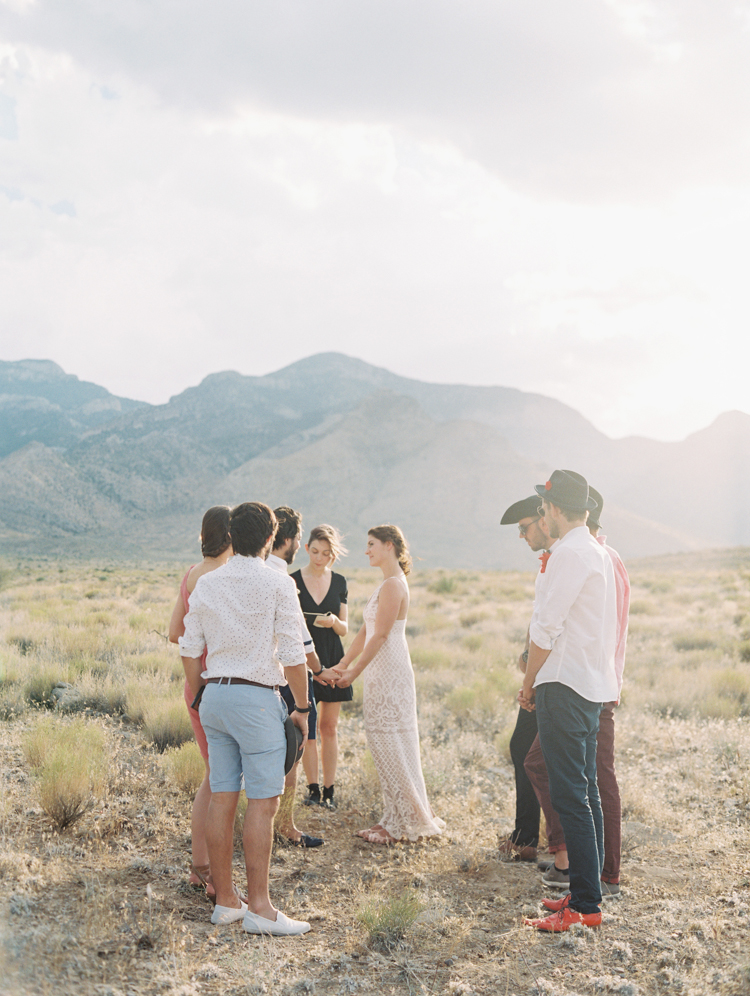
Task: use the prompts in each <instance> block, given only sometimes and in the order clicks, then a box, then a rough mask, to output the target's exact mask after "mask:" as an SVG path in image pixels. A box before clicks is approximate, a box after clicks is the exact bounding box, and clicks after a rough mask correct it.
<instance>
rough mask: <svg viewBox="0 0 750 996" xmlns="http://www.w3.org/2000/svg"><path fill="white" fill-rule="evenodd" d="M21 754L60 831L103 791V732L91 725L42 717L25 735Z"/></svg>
mask: <svg viewBox="0 0 750 996" xmlns="http://www.w3.org/2000/svg"><path fill="white" fill-rule="evenodd" d="M23 752H24V756H25V758H26V760H27V762H28V764H29V766H30V767H31V769H32V770H33V771H34V774H35V775H36V778H37V782H38V786H39V798H40V802H41V806H42V809H43V810H44V812H45V813H46V814H47V816H49V817H50V819H51V820H53V822H54V823H55V824H56V825H57V827H58V829H60V830H64V829H65V828H66V827H68V826H70V825H71V824H72V823H75V822H76V820H78V819H80V818H81V816H83V814H84V813H85V812H86V811H87V810H88V809H89V808H90V807H91V806H92V805H93V804H94V802H95V801H96V799H97V797H98V796H99V795H101V793H102V792H103V790H104V786H105V783H106V771H107V757H106V744H105V737H104V731H103V730H102V729H101V728H100V727H98V726H95V725H93V724H92V723H87V722H85V721H84V720H80V719H79V720H75V721H74V722H72V723H64V722H61V721H60V720H57V719H54V718H53V717H51V716H45V717H42V718H41V719H39V720H38V721H37V723H36V724H35V725H34V726H33V727H32V729H31V730H29V731H28V732H27V733H26V735H25V736H24V738H23Z"/></svg>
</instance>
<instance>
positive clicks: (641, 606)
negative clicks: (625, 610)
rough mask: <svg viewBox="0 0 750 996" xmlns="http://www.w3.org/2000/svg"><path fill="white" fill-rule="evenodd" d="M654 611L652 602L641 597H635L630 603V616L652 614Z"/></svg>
mask: <svg viewBox="0 0 750 996" xmlns="http://www.w3.org/2000/svg"><path fill="white" fill-rule="evenodd" d="M655 612H656V607H655V606H654V604H653V602H647V601H646V600H645V599H643V598H636V599H634V600H633V601H632V602H631V603H630V615H631V616H652V615H653V614H654V613H655Z"/></svg>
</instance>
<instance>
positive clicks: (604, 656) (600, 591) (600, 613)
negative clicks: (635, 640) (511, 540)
mask: <svg viewBox="0 0 750 996" xmlns="http://www.w3.org/2000/svg"><path fill="white" fill-rule="evenodd" d="M616 632H617V603H616V595H615V574H614V569H613V567H612V561H611V559H610V557H609V555H608V554H607V552H606V550H604V548H603V547H601V546H600V545H599V543H597V542H596V540H595V539H594V537H593V536H592V535H591V533H590V532H589V530H588V527H587V526H576V527H574V528H573V529H571V530H570V531H569V532H567V533H566V534H565V536H563V537H562V539H560V540H558V542H557V543H555V544H554V546H553V547H552V553H551V556H550V558H549V560H548V561H547V567H546V569H545V572H544V574H542V573H541V572H540V573H539V574H538V575H537V578H536V598H535V601H534V612H533V615H532V617H531V625H530V627H529V635H530V638H531V639H532V640H533V641H534V643H535V644H536V645H537V647H540V648H541V649H542V650H550V651H551V652H550V655H549V657H548V658H547V660H546V661H545V662H544V664H543V665H542V667H541V668H540V669H539V673H538V674H537V676H536V681H535V682H534V687H536V686H537V685H543V684H545V683H547V682H550V681H559V682H560V683H561V684H563V685H568V687H569V688H572V689H573V691H574V692H577V693H578V694H579V695H580V696H581V697H582V698H584V699H587V700H588V701H589V702H611V701H614V700H615V699H617V695H618V682H617V675H616V672H615V644H616Z"/></svg>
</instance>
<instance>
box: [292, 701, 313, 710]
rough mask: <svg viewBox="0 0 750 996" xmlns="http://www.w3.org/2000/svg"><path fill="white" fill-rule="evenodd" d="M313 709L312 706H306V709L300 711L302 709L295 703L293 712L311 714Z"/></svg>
mask: <svg viewBox="0 0 750 996" xmlns="http://www.w3.org/2000/svg"><path fill="white" fill-rule="evenodd" d="M311 709H312V706H311V705H307V706H305V708H304V709H300V707H299V706H298V705H297V703H296V702H295V704H294V710H293V711H294V712H310V710H311Z"/></svg>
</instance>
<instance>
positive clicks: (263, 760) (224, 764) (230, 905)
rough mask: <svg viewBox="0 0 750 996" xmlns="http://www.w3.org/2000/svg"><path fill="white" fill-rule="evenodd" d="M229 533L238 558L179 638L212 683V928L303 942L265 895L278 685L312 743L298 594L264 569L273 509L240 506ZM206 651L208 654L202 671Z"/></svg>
mask: <svg viewBox="0 0 750 996" xmlns="http://www.w3.org/2000/svg"><path fill="white" fill-rule="evenodd" d="M229 533H230V535H231V538H232V547H233V549H234V556H233V557H232V558H231V559H230V560H229V561H228V563H226V564H224V566H223V567H219V568H217V569H216V570H215V571H211V572H210V573H209V574H204V575H203V576H202V577H201V578H199V579H198V583H197V584H196V586H195V590H194V591H193V594H192V595H191V596H190V611H189V612H188V614H187V616H186V617H185V633H184V635H183V636H181V637H180V639H179V644H180V650H181V653H182V663H183V666H184V668H185V674H186V676H187V679H188V682H189V684H190V687H191V689H192V691H193V693H194V694H197V693H198V691H199V689H200V687H201V685H202V684H205V691H204V693H203V699H202V701H201V705H200V717H201V723H202V724H203V729H204V730H205V732H206V739H207V740H208V759H209V765H210V769H211V774H210V783H211V803H210V806H209V810H208V821H207V826H206V843H207V845H208V857H209V863H210V866H211V876H212V879H213V883H214V887H215V889H216V907H215V909H214V912H213V914H212V916H211V922H212V923H216V924H224V923H232V922H234V921H236V920H240V919H241V920H242V926H243V929H244V930H246V931H247V932H248V933H250V934H273V935H287V934H303V933H306V932H307V931H308V930H309V929H310V924H309V923H306V922H304V921H301V920H292V919H290V918H289V917H287V916H285V915H284V914H283V913H282V912H281V911H280V910H277V909H276V908H275V907H274V906H273V905H272V904H271V899H270V896H269V892H268V875H269V865H270V860H271V845H272V830H273V818H274V814H275V813H276V809H277V807H278V804H279V796H280V795H281V793H282V791H283V789H284V760H285V757H286V737H285V733H284V721H285V719H286V715H287V710H286V706H285V705H284V703H283V701H282V699H281V696H280V695H279V686H280V685H285V684H287V683H288V684H289V686H290V688H291V690H292V693H293V696H294V702H295V711H294V712H293V713H292V714H291V718H292V722H293V723H294V724H295V726H297V727H298V728H299V729H300V730H301V732H302V733H303V735H304V738H305V739H306V738H307V714H308V712H309V709H310V707H309V704H308V699H307V673H306V669H305V667H304V664H305V651H304V646H303V642H302V638H301V636H300V627H299V601H298V598H297V589H296V586H295V584H294V581H292V579H291V578H290V577H287V576H285V575H283V574H281V573H277V572H276V571H270V570H268V568H267V567H266V563H265V555H266V553H267V552H268V550H269V549H270V545H271V543H272V541H273V537H274V535H275V533H276V517H275V516H274V514H273V512H272V511H271V509H270V508H269V507H268V506H267V505H263V504H262V503H260V502H245V503H244V504H242V505H238V506H237V508H235V509H233V510H232V512H231V515H230V520H229ZM204 647H207V648H208V656H207V659H206V670H205V671H203V672H201V655H202V653H203V650H204ZM243 777H244V783H245V794H246V796H247V800H248V803H247V811H246V813H245V824H244V831H243V846H244V851H245V866H246V869H247V895H248V906H245V904H244V903H243V902H242V901H241V900H240V898H239V896H238V895H237V893H236V891H235V889H234V885H233V883H232V835H233V828H234V817H235V813H236V810H237V801H238V798H239V790H240V785H241V782H242V778H243ZM248 907H249V908H248Z"/></svg>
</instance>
